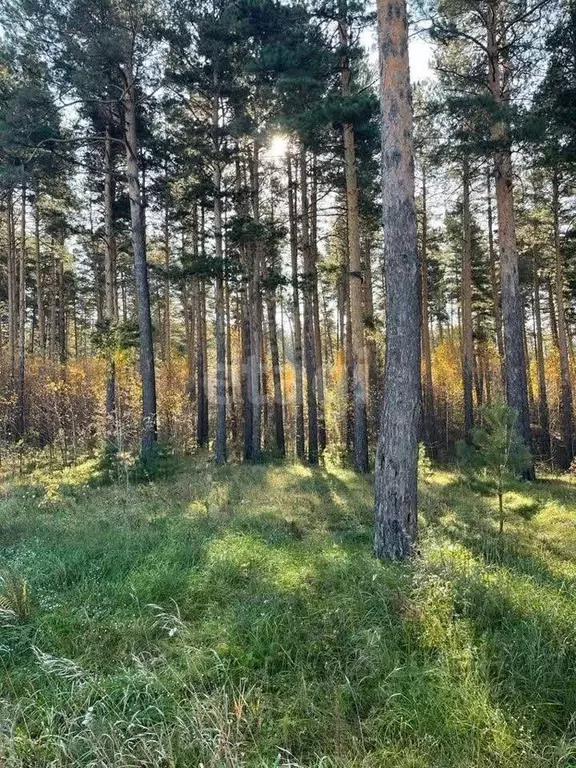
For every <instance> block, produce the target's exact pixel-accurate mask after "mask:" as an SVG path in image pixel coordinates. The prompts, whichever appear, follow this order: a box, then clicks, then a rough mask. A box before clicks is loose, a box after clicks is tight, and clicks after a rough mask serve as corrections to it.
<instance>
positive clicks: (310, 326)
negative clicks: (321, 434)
mask: <svg viewBox="0 0 576 768" xmlns="http://www.w3.org/2000/svg"><path fill="white" fill-rule="evenodd" d="M300 201H301V206H302V208H301V210H302V254H303V262H304V285H303V293H304V344H305V355H304V360H305V366H306V404H307V410H308V463H309V464H318V408H317V402H316V355H315V346H314V299H313V290H312V285H313V281H314V266H313V256H312V248H311V246H310V208H309V202H308V168H307V162H306V148H305V147H304V145H302V148H301V150H300Z"/></svg>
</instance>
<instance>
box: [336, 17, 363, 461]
mask: <svg viewBox="0 0 576 768" xmlns="http://www.w3.org/2000/svg"><path fill="white" fill-rule="evenodd" d="M342 5H343V6H344V10H345V9H346V3H345V2H344V3H342ZM338 27H339V35H340V45H341V46H342V47H343V48H344V49H345V50H346V48H347V46H348V44H349V41H348V25H347V23H346V17H345V16H344V18H341V19H340V20H339V22H338ZM340 81H341V86H342V95H343V96H344V97H345V98H346V97H347V96H349V95H350V66H349V63H348V56H347V54H346V53H345V54H344V55H343V57H342V62H341V66H340ZM344 165H345V170H346V212H347V215H348V254H349V255H348V259H349V267H348V269H349V277H348V281H349V290H350V326H351V331H352V397H353V403H352V421H353V430H354V432H353V434H354V440H353V442H354V465H355V467H356V469H357V470H358V471H359V472H367V471H368V421H367V417H366V360H365V356H364V322H363V317H362V261H361V254H360V217H359V213H358V181H357V178H356V142H355V138H354V127H353V125H352V123H344Z"/></svg>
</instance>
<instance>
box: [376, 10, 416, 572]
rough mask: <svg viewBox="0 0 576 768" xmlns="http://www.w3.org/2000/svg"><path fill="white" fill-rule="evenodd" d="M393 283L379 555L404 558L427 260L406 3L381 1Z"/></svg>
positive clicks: (410, 528)
mask: <svg viewBox="0 0 576 768" xmlns="http://www.w3.org/2000/svg"><path fill="white" fill-rule="evenodd" d="M377 12H378V43H379V53H380V98H381V114H382V204H383V234H384V244H385V252H384V271H385V279H386V363H385V372H384V392H385V398H384V406H383V412H382V424H381V429H380V435H379V438H378V448H377V453H376V477H375V484H376V504H375V516H376V530H375V538H374V550H375V554H376V556H377V557H379V558H384V557H386V558H391V559H402V558H405V557H408V556H409V555H410V554H411V553H412V552H413V550H414V545H415V541H416V535H417V530H418V507H417V499H418V429H419V423H420V261H419V256H418V234H417V228H416V210H415V205H414V148H413V137H412V122H413V113H412V97H411V88H410V69H409V64H408V21H407V16H406V4H405V2H404V0H378V2H377Z"/></svg>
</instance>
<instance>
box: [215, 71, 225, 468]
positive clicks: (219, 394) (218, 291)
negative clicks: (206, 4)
mask: <svg viewBox="0 0 576 768" xmlns="http://www.w3.org/2000/svg"><path fill="white" fill-rule="evenodd" d="M214 91H215V93H214V102H213V108H212V110H213V111H212V129H213V132H214V136H213V141H214V147H215V150H216V152H215V154H216V157H215V159H214V175H213V184H214V256H215V258H216V280H215V294H214V298H215V307H216V443H215V454H216V462H217V463H218V464H224V463H225V462H226V451H227V446H226V327H225V324H226V316H225V306H224V252H223V249H222V171H221V168H220V143H219V138H218V131H219V115H220V84H219V79H218V72H217V70H216V68H215V69H214Z"/></svg>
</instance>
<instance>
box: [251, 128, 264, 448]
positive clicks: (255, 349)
mask: <svg viewBox="0 0 576 768" xmlns="http://www.w3.org/2000/svg"><path fill="white" fill-rule="evenodd" d="M249 172H250V199H251V207H252V219H253V221H254V224H255V225H256V227H257V226H258V224H259V223H260V182H259V175H260V168H259V147H258V142H254V147H253V151H252V152H251V153H250V154H249ZM250 253H251V256H252V258H251V264H250V274H249V281H248V316H249V319H250V403H251V406H252V430H251V431H252V446H251V451H250V458H251V459H252V461H260V459H261V457H262V365H261V362H262V361H261V349H262V296H261V293H260V271H261V268H262V244H261V242H260V237H259V236H257V238H256V240H255V242H253V243H251V245H250Z"/></svg>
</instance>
